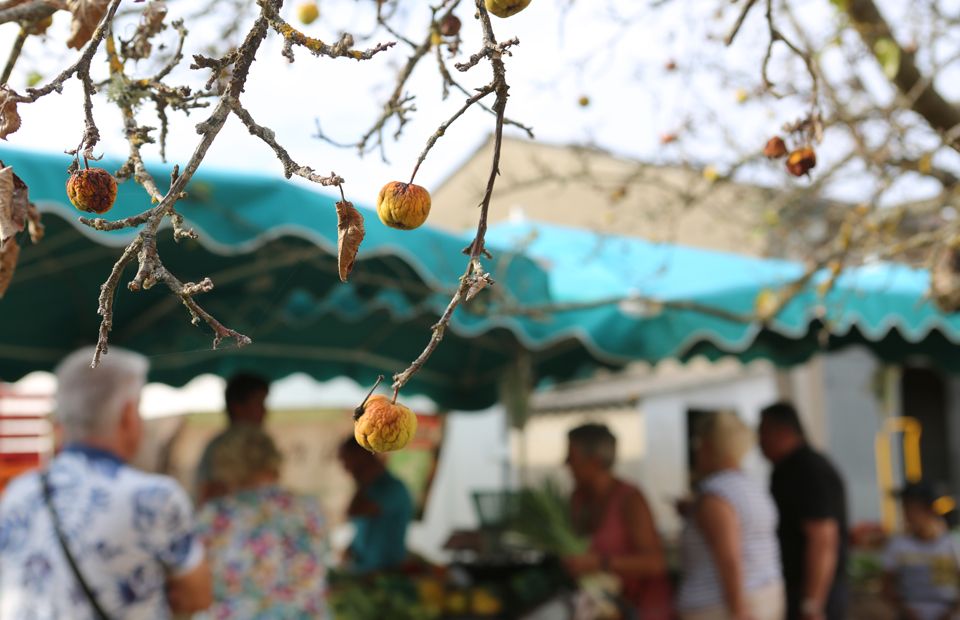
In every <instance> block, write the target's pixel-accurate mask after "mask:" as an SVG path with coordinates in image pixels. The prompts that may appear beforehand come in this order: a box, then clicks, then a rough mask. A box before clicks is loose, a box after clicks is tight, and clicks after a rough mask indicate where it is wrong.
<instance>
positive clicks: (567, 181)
mask: <svg viewBox="0 0 960 620" xmlns="http://www.w3.org/2000/svg"><path fill="white" fill-rule="evenodd" d="M492 152H493V143H492V141H488V142H486V143H485V144H484V145H483V146H482V147H481V148H480V149H479V150H478V151H477V153H476V154H475V155H474V156H473V157H471V158H470V159H469V160H467V162H466V163H465V164H464V165H463V166H462V167H461V168H460V169H458V170H457V171H456V172H455V173H454V174H453V175H451V177H450V178H448V179H447V180H446V181H445V182H444V183H443V184H442V185H441V186H440V187H438V188H436V189H433V190H432V204H433V206H432V208H431V212H430V224H431V225H433V226H437V227H439V228H442V229H445V230H448V231H451V232H455V233H460V232H462V231H464V230H468V229H471V228H474V229H475V228H476V226H477V215H478V213H479V212H478V210H477V205H479V204H480V202H481V201H482V198H483V193H484V190H485V188H486V183H487V179H488V178H489V175H490V157H491V154H492ZM771 195H772V194H771V192H770V191H768V190H764V189H762V188H758V187H752V186H747V185H740V184H736V183H727V182H723V183H711V182H709V181H706V180H704V179H703V177H702V174H701V173H700V171H697V170H690V169H686V168H680V167H667V166H657V165H649V164H639V163H637V162H632V161H627V160H624V159H619V158H616V157H613V156H611V155H609V154H606V153H602V152H599V151H595V150H590V149H585V148H576V147H567V146H554V145H550V144H544V143H541V142H533V141H530V140H524V139H516V138H505V139H504V140H503V147H502V160H501V165H500V179H499V180H498V181H497V191H495V192H494V194H493V198H492V200H491V202H490V208H489V221H490V222H491V223H496V222H500V221H503V220H506V219H508V218H510V217H511V216H513V217H517V216H521V215H522V216H525V217H527V218H530V219H533V220H540V221H545V222H552V223H555V224H564V225H567V226H578V227H582V228H587V229H590V230H596V231H600V232H610V233H615V234H620V235H634V236H638V237H643V238H645V239H649V240H651V241H673V242H677V243H684V244H688V245H694V246H697V247H702V248H712V249H717V250H726V251H731V252H739V253H745V254H754V255H759V254H762V253H763V252H764V250H765V248H766V232H765V229H764V219H763V214H764V210H765V209H766V208H768V206H769V202H770V197H771Z"/></svg>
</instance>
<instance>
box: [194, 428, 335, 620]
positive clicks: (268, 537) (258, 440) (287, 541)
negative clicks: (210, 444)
mask: <svg viewBox="0 0 960 620" xmlns="http://www.w3.org/2000/svg"><path fill="white" fill-rule="evenodd" d="M281 461H282V459H281V455H280V452H279V451H278V450H277V447H276V445H275V444H274V443H273V440H272V439H270V436H269V435H267V434H266V433H265V432H264V431H263V430H261V429H260V428H258V427H255V426H250V425H237V426H233V427H231V428H230V429H228V430H227V431H226V433H224V434H223V436H222V437H221V439H220V440H219V441H218V443H217V445H216V446H215V448H214V449H213V453H212V454H211V465H212V474H213V479H214V480H215V481H216V482H217V483H218V485H221V486H222V488H224V489H226V490H227V491H228V493H227V494H226V495H224V496H221V497H217V498H215V499H212V500H210V501H209V502H207V503H206V504H204V506H203V509H202V510H201V511H200V514H199V515H198V517H197V521H198V530H199V535H200V538H201V540H203V541H204V542H205V543H206V545H207V557H208V558H209V560H210V567H211V569H212V571H213V584H214V587H213V597H214V603H213V606H212V607H211V608H210V609H209V610H208V611H207V612H205V614H204V615H202V616H199V618H210V619H216V620H231V619H234V618H236V619H252V618H285V619H287V618H304V619H306V618H320V619H323V618H326V617H327V613H326V571H325V570H324V565H323V560H324V554H325V551H326V531H325V526H324V520H323V516H322V514H321V512H320V506H319V504H318V503H317V501H316V500H315V499H313V498H309V497H305V496H298V495H294V494H292V493H289V492H287V491H284V490H283V489H281V488H280V486H279V485H278V484H277V482H278V480H279V478H280V465H281Z"/></svg>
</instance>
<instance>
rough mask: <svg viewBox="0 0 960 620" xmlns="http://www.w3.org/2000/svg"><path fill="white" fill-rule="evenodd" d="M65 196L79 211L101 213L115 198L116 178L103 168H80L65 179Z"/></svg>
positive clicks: (107, 208) (106, 209) (110, 207)
mask: <svg viewBox="0 0 960 620" xmlns="http://www.w3.org/2000/svg"><path fill="white" fill-rule="evenodd" d="M67 198H69V199H70V202H71V203H72V204H73V206H75V207H76V208H78V209H80V210H81V211H86V212H87V213H96V214H97V215H103V214H104V213H106V212H107V211H109V210H110V209H112V208H113V202H114V201H115V200H116V199H117V180H116V179H114V178H113V175H112V174H110V173H109V172H107V171H106V170H104V169H103V168H81V169H79V170H77V171H76V172H74V173H73V174H72V175H70V178H69V179H67Z"/></svg>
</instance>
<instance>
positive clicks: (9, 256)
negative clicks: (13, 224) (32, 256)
mask: <svg viewBox="0 0 960 620" xmlns="http://www.w3.org/2000/svg"><path fill="white" fill-rule="evenodd" d="M19 256H20V246H19V245H17V239H16V238H13V239H10V242H9V243H7V244H6V245H4V246H3V249H0V299H3V294H4V293H6V292H7V287H8V286H10V282H11V281H12V280H13V271H14V270H15V269H16V268H17V258H18V257H19Z"/></svg>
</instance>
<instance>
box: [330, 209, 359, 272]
mask: <svg viewBox="0 0 960 620" xmlns="http://www.w3.org/2000/svg"><path fill="white" fill-rule="evenodd" d="M363 235H364V230H363V216H362V215H361V214H360V212H359V211H357V210H356V208H355V207H354V206H353V203H352V202H349V201H347V200H344V201H343V202H338V203H337V261H338V263H339V265H340V279H341V280H343V281H344V282H346V281H347V274H349V273H350V272H351V271H353V263H354V261H355V260H356V258H357V252H358V251H359V250H360V243H361V242H362V241H363Z"/></svg>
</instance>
